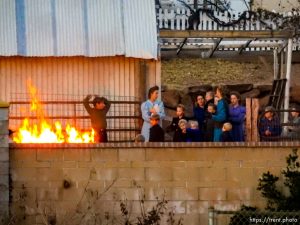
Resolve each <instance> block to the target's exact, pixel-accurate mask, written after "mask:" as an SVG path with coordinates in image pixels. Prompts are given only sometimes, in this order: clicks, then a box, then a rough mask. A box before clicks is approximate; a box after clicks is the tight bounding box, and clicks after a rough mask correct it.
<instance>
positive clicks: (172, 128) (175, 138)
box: [166, 116, 188, 142]
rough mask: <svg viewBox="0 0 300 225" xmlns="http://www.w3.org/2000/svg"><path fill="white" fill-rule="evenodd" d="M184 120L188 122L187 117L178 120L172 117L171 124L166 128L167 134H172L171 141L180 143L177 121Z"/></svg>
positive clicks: (179, 130)
mask: <svg viewBox="0 0 300 225" xmlns="http://www.w3.org/2000/svg"><path fill="white" fill-rule="evenodd" d="M181 119H184V120H188V118H187V117H185V116H183V117H182V118H180V119H179V117H173V120H172V122H171V124H170V125H169V126H168V127H167V129H166V131H167V132H172V131H173V132H174V135H173V141H174V142H178V141H180V137H179V136H180V133H181V129H180V128H179V126H178V123H179V120H181Z"/></svg>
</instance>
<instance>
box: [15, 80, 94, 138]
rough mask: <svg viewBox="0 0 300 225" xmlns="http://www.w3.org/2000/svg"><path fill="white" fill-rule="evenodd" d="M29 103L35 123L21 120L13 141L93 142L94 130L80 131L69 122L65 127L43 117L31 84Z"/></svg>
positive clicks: (35, 92) (41, 108) (40, 105)
mask: <svg viewBox="0 0 300 225" xmlns="http://www.w3.org/2000/svg"><path fill="white" fill-rule="evenodd" d="M28 87H29V92H30V98H31V105H30V111H31V112H33V113H34V114H36V116H37V123H30V121H29V119H28V118H25V119H24V120H23V121H22V125H21V126H20V127H19V128H18V130H17V131H16V132H15V134H14V137H13V141H14V142H16V143H95V131H94V130H93V129H91V131H87V132H81V131H80V130H78V129H76V128H75V127H74V126H72V125H70V124H66V127H65V129H63V128H62V125H61V123H60V122H59V121H56V122H55V123H54V125H52V124H50V123H49V122H48V121H47V120H46V119H45V116H44V115H45V113H44V110H43V105H42V104H41V103H40V101H39V100H38V98H37V90H36V88H34V87H33V86H32V85H31V84H29V85H28Z"/></svg>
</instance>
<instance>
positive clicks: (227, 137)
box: [221, 131, 233, 142]
mask: <svg viewBox="0 0 300 225" xmlns="http://www.w3.org/2000/svg"><path fill="white" fill-rule="evenodd" d="M221 141H222V142H232V141H233V138H232V135H231V132H230V131H223V132H222V134H221Z"/></svg>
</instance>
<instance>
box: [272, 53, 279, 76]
mask: <svg viewBox="0 0 300 225" xmlns="http://www.w3.org/2000/svg"><path fill="white" fill-rule="evenodd" d="M273 56H274V80H277V79H279V77H278V49H277V48H274V50H273Z"/></svg>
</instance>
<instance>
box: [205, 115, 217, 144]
mask: <svg viewBox="0 0 300 225" xmlns="http://www.w3.org/2000/svg"><path fill="white" fill-rule="evenodd" d="M214 128H215V122H214V121H213V119H212V113H209V112H206V114H205V121H204V133H203V134H204V141H208V142H210V141H213V140H214Z"/></svg>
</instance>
